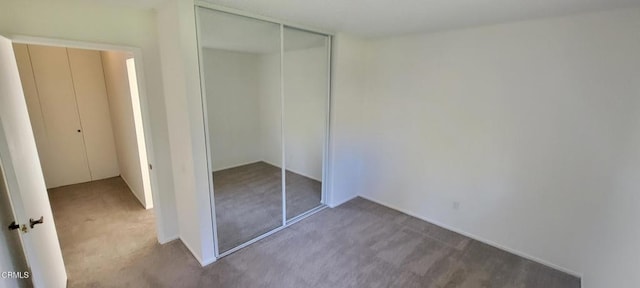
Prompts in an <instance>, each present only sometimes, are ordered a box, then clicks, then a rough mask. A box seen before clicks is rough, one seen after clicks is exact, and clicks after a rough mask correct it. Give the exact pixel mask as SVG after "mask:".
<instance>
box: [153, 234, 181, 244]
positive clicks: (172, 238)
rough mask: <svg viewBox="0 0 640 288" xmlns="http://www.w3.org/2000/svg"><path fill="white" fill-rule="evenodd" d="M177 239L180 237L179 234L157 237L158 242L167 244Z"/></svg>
mask: <svg viewBox="0 0 640 288" xmlns="http://www.w3.org/2000/svg"><path fill="white" fill-rule="evenodd" d="M179 239H180V236H178V235H171V236H169V237H163V238H162V239H160V238H158V243H160V245H164V244H167V243H169V242H173V241H176V240H179Z"/></svg>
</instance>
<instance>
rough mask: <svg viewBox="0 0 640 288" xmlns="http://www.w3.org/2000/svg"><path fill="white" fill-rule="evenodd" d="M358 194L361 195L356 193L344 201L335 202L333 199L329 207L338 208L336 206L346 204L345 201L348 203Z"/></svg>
mask: <svg viewBox="0 0 640 288" xmlns="http://www.w3.org/2000/svg"><path fill="white" fill-rule="evenodd" d="M358 196H359V195H355V196H352V197H349V198H346V199H344V200H342V201H338V202H337V203H335V202H333V201H332V203H329V204H327V206H329V208H336V207H338V206H340V205H342V204H344V203H347V202H349V201H351V200H353V199H356V198H357V197H358ZM362 198H365V197H362ZM365 199H367V198H365ZM371 201H373V200H371ZM373 202H376V201H373ZM376 203H378V202H376ZM381 205H382V204H381ZM384 206H387V205H384Z"/></svg>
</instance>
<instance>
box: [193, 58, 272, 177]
mask: <svg viewBox="0 0 640 288" xmlns="http://www.w3.org/2000/svg"><path fill="white" fill-rule="evenodd" d="M203 52H204V53H203V54H204V55H203V59H204V62H203V63H204V69H205V70H204V77H205V83H206V93H207V94H206V95H207V111H208V113H207V115H208V123H209V137H210V148H211V158H212V164H213V167H212V168H213V171H218V170H222V169H226V168H231V167H236V166H240V165H244V164H249V163H254V162H258V161H261V160H262V155H261V154H262V153H260V152H261V145H260V117H259V116H260V115H259V113H260V107H259V104H260V101H259V99H258V95H259V89H260V87H259V84H260V81H259V78H258V77H259V75H258V72H259V69H258V65H259V62H258V60H259V55H258V54H255V53H244V52H232V51H225V50H219V49H209V48H206V49H203Z"/></svg>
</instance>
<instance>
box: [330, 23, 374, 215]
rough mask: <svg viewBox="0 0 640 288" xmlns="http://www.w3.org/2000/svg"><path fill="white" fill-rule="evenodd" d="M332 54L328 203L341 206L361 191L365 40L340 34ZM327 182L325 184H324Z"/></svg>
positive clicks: (336, 37) (334, 43) (363, 138)
mask: <svg viewBox="0 0 640 288" xmlns="http://www.w3.org/2000/svg"><path fill="white" fill-rule="evenodd" d="M332 42H333V47H332V49H333V50H332V56H331V62H332V63H331V65H332V67H331V69H332V72H331V73H332V74H331V77H332V79H331V89H332V91H331V124H330V126H331V129H330V134H331V135H330V138H329V140H330V155H329V156H330V158H329V162H330V163H329V167H330V168H329V177H328V178H329V182H330V184H329V185H331V186H330V187H331V188H330V189H329V193H328V195H327V198H328V199H327V204H328V205H329V206H331V207H335V206H338V205H340V204H342V203H344V202H346V201H347V200H349V199H351V198H353V197H356V196H357V195H358V194H360V191H361V186H362V181H363V179H361V175H360V173H361V172H360V170H361V168H362V167H361V166H362V162H363V158H364V155H363V147H365V146H364V145H366V143H365V142H364V141H365V137H364V135H363V131H362V125H363V123H362V113H363V111H362V101H363V100H362V98H363V97H364V96H365V95H364V82H365V72H366V71H365V53H364V52H365V49H366V46H365V45H366V42H365V41H363V40H362V39H359V38H357V37H354V36H352V35H348V34H344V33H339V34H337V35H336V36H334V38H333V41H332ZM325 184H326V183H325Z"/></svg>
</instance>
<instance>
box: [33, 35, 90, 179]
mask: <svg viewBox="0 0 640 288" xmlns="http://www.w3.org/2000/svg"><path fill="white" fill-rule="evenodd" d="M29 55H30V56H31V66H32V67H33V75H34V78H35V82H36V87H37V89H38V96H39V99H40V107H41V110H42V117H43V120H44V123H45V125H46V131H47V140H48V148H49V149H48V150H49V151H51V153H49V157H48V159H43V160H46V161H47V162H51V163H48V164H47V165H46V166H49V167H55V169H50V170H49V171H47V172H51V173H52V175H47V180H48V181H49V182H50V183H47V187H49V188H52V187H58V186H64V185H69V184H76V183H82V182H88V181H91V173H90V170H89V162H88V160H87V153H86V149H85V145H84V137H83V135H82V133H83V132H82V130H83V127H82V123H81V121H80V115H79V112H78V107H77V102H76V96H75V91H74V87H73V79H72V77H71V68H70V67H69V57H68V55H67V49H66V48H63V47H51V46H39V45H29Z"/></svg>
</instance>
